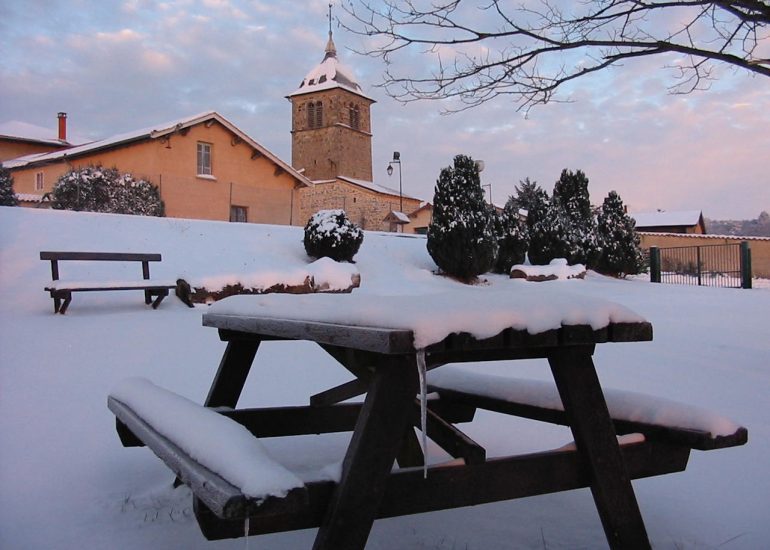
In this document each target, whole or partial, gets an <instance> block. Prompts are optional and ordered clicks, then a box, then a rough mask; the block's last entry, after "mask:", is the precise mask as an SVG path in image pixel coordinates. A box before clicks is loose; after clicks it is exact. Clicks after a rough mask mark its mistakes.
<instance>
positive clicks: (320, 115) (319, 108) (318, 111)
mask: <svg viewBox="0 0 770 550" xmlns="http://www.w3.org/2000/svg"><path fill="white" fill-rule="evenodd" d="M323 125H324V104H323V103H321V102H320V101H319V102H317V103H316V104H315V127H316V128H320V127H321V126H323Z"/></svg>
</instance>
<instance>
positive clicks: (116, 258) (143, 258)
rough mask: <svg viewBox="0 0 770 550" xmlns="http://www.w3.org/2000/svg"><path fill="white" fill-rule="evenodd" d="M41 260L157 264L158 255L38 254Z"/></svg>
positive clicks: (124, 253) (130, 253)
mask: <svg viewBox="0 0 770 550" xmlns="http://www.w3.org/2000/svg"><path fill="white" fill-rule="evenodd" d="M40 259H41V260H84V261H97V262H98V261H106V262H159V261H161V255H160V254H143V253H137V252H54V251H44V252H40Z"/></svg>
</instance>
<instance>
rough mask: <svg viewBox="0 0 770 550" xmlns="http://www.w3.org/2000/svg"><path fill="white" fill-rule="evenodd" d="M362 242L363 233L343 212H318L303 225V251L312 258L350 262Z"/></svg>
mask: <svg viewBox="0 0 770 550" xmlns="http://www.w3.org/2000/svg"><path fill="white" fill-rule="evenodd" d="M363 240H364V232H363V231H362V230H361V228H360V227H358V226H357V225H355V224H354V223H353V222H351V221H350V220H349V219H348V217H347V216H346V215H345V211H344V210H320V211H318V212H316V213H315V214H313V215H312V216H311V217H310V219H309V220H308V222H307V225H305V239H304V242H305V251H306V252H307V254H308V256H312V257H314V258H323V257H328V258H331V259H332V260H336V261H338V262H351V261H353V256H355V255H356V252H358V249H359V248H360V247H361V243H362V242H363Z"/></svg>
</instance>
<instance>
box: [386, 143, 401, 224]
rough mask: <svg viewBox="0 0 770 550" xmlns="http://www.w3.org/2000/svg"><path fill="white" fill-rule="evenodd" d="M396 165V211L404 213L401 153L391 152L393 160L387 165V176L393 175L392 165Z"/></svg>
mask: <svg viewBox="0 0 770 550" xmlns="http://www.w3.org/2000/svg"><path fill="white" fill-rule="evenodd" d="M394 164H398V201H399V206H398V211H399V212H403V211H404V194H403V192H402V191H401V153H399V152H398V151H393V160H391V161H390V162H389V163H388V176H392V175H393V165H394Z"/></svg>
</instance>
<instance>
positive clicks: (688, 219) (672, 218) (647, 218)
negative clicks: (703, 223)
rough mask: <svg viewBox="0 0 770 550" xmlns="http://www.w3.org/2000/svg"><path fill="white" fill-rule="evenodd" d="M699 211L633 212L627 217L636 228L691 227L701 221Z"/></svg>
mask: <svg viewBox="0 0 770 550" xmlns="http://www.w3.org/2000/svg"><path fill="white" fill-rule="evenodd" d="M701 215H702V214H701V211H700V210H680V211H672V212H667V211H664V210H657V211H655V212H633V213H630V214H629V216H631V217H632V218H634V220H635V221H636V227H637V228H639V227H671V226H684V227H692V226H695V225H698V223H699V221H700V219H701Z"/></svg>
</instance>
